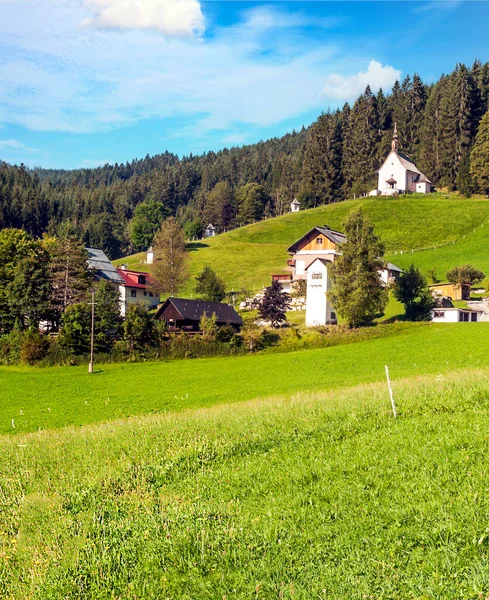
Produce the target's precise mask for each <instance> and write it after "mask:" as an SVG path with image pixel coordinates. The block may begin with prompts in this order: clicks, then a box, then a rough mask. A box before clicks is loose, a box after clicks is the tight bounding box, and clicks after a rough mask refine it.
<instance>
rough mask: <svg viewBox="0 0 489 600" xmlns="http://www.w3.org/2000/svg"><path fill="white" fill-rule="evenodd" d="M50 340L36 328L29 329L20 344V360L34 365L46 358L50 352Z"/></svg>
mask: <svg viewBox="0 0 489 600" xmlns="http://www.w3.org/2000/svg"><path fill="white" fill-rule="evenodd" d="M49 345H50V341H49V338H48V337H47V336H45V335H41V334H40V333H39V331H37V330H35V329H29V331H26V332H25V333H24V335H23V336H22V341H21V345H20V360H21V362H23V363H24V364H27V365H32V364H34V363H36V362H39V361H40V360H42V359H43V358H45V357H46V356H47V354H48V352H49Z"/></svg>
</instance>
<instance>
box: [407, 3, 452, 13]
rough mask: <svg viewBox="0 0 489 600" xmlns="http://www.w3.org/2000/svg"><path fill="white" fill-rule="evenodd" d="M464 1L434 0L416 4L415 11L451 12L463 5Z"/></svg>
mask: <svg viewBox="0 0 489 600" xmlns="http://www.w3.org/2000/svg"><path fill="white" fill-rule="evenodd" d="M462 3H463V2H462V0H433V1H432V2H424V3H423V4H421V5H419V6H416V8H415V9H414V12H415V13H418V14H424V13H430V12H431V13H433V12H435V13H440V12H449V11H451V10H454V9H456V8H458V7H459V6H461V5H462Z"/></svg>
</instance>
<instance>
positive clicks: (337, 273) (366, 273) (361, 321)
mask: <svg viewBox="0 0 489 600" xmlns="http://www.w3.org/2000/svg"><path fill="white" fill-rule="evenodd" d="M344 230H345V234H346V237H347V241H346V242H345V243H344V244H343V245H342V246H341V251H342V253H341V255H340V256H339V257H338V259H337V260H336V261H335V262H334V263H333V264H332V266H331V272H332V284H333V289H332V292H331V297H332V303H333V306H334V307H335V309H336V311H337V312H338V314H339V315H340V316H341V317H343V318H344V319H345V320H346V322H347V323H348V325H349V326H350V327H360V326H362V325H369V324H371V323H372V321H373V320H374V319H375V317H376V315H377V314H378V313H381V312H382V311H383V310H384V308H385V306H386V304H387V300H388V292H387V290H386V289H385V287H384V286H383V285H382V281H381V279H380V274H379V271H380V270H382V269H383V268H384V261H383V258H382V257H383V254H384V245H383V244H382V242H381V241H380V239H379V238H378V237H377V236H376V235H375V233H374V229H373V226H372V224H371V223H370V221H369V220H368V218H367V217H365V215H364V214H363V211H362V210H361V209H356V210H353V211H351V212H350V214H349V215H348V218H347V220H346V222H345V225H344Z"/></svg>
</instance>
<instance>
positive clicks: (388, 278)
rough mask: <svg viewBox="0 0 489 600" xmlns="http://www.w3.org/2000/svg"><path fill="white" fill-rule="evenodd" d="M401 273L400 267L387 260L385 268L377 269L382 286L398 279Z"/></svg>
mask: <svg viewBox="0 0 489 600" xmlns="http://www.w3.org/2000/svg"><path fill="white" fill-rule="evenodd" d="M401 273H402V269H400V268H399V267H397V266H396V265H394V264H392V263H390V262H388V263H387V264H386V266H385V269H382V271H379V275H380V280H381V281H382V283H383V284H384V286H386V285H392V284H394V283H396V281H398V280H399V277H400V276H401Z"/></svg>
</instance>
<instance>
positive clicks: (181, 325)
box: [155, 298, 243, 333]
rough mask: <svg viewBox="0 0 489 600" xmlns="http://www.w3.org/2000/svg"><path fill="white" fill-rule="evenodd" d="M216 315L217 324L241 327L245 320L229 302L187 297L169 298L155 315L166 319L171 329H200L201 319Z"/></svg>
mask: <svg viewBox="0 0 489 600" xmlns="http://www.w3.org/2000/svg"><path fill="white" fill-rule="evenodd" d="M213 314H215V315H216V325H218V326H222V325H231V326H232V327H234V328H235V329H240V328H241V326H242V325H243V320H242V319H241V317H240V316H239V315H238V313H237V312H236V311H235V310H234V308H233V307H232V306H230V305H229V304H224V303H222V302H205V301H204V300H187V299H186V298H168V300H166V302H165V303H164V304H163V305H162V306H161V307H160V309H159V310H158V312H157V313H156V315H155V319H158V320H160V321H166V324H167V326H168V329H169V331H186V332H189V333H192V332H193V333H195V332H198V331H200V329H199V323H200V319H201V318H202V317H203V316H204V315H206V316H207V317H211V316H212V315H213Z"/></svg>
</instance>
